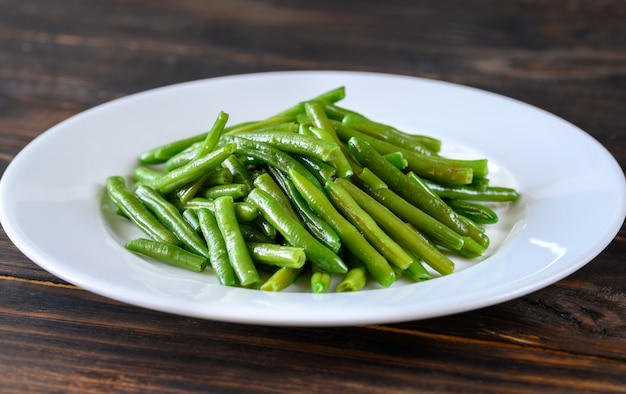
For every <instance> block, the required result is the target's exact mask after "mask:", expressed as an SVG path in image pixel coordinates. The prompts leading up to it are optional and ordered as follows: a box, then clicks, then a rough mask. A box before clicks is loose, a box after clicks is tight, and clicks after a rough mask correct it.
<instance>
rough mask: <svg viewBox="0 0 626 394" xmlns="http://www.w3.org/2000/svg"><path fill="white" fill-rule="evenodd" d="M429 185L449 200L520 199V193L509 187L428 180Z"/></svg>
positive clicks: (507, 200)
mask: <svg viewBox="0 0 626 394" xmlns="http://www.w3.org/2000/svg"><path fill="white" fill-rule="evenodd" d="M428 187H429V188H430V190H432V191H433V192H434V193H435V194H437V195H438V196H439V197H441V198H443V199H448V200H471V201H490V202H511V201H517V200H518V199H519V193H518V192H517V191H516V190H515V189H512V188H509V187H500V186H487V187H482V188H481V187H474V186H470V185H468V186H464V185H459V186H444V185H439V184H436V183H433V182H428Z"/></svg>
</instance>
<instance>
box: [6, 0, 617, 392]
mask: <svg viewBox="0 0 626 394" xmlns="http://www.w3.org/2000/svg"><path fill="white" fill-rule="evenodd" d="M61 4H62V5H61ZM625 20H626V3H625V2H623V1H621V0H578V1H576V0H511V1H499V0H476V1H471V2H469V1H460V0H458V1H435V0H423V1H408V0H407V1H400V0H390V1H385V2H375V1H356V0H347V1H341V2H338V1H330V0H323V1H316V2H286V1H269V0H267V1H266V0H264V1H252V0H248V1H246V0H234V1H226V0H219V1H211V2H203V1H195V0H178V1H176V2H170V1H165V0H158V1H154V0H96V1H83V0H66V1H63V2H49V1H44V0H35V1H29V0H19V1H18V0H0V173H2V172H4V170H5V169H6V167H7V165H8V164H9V162H10V161H11V160H12V159H13V158H14V157H15V155H16V154H17V153H18V152H19V151H20V150H21V149H22V148H23V147H24V146H25V145H26V144H28V143H29V142H30V141H32V139H34V138H35V137H37V136H38V135H40V134H41V133H42V132H44V131H45V130H46V129H48V128H49V127H51V126H53V125H55V124H57V123H58V122H60V121H62V120H64V119H67V118H68V117H70V116H72V115H74V114H76V113H78V112H80V111H82V110H85V109H87V108H90V107H92V106H94V105H97V104H100V103H103V102H106V101H109V100H112V99H115V98H118V97H122V96H125V95H128V94H131V93H135V92H138V91H141V90H145V89H150V88H154V87H158V86H162V85H167V84H172V83H177V82H183V81H189V80H194V79H200V78H208V77H214V76H221V75H230V74H239V73H250V72H262V71H276V70H299V69H336V70H364V71H377V72H389V73H396V74H404V75H413V76H420V77H426V78H432V79H438V80H444V81H450V82H455V83H461V84H464V85H468V86H473V87H477V88H481V89H486V90H489V91H493V92H496V93H499V94H503V95H506V96H510V97H513V98H515V99H518V100H521V101H525V102H528V103H530V104H532V105H535V106H538V107H540V108H542V109H544V110H546V111H548V112H551V113H554V114H556V115H557V116H560V117H562V118H564V119H567V120H568V121H570V122H572V123H573V124H575V125H577V126H579V127H580V128H582V129H583V130H585V131H586V132H588V133H589V134H590V135H592V136H593V137H594V138H596V139H597V140H598V141H599V142H600V143H602V144H603V145H604V146H605V147H606V148H607V149H608V150H609V151H610V152H611V154H613V155H614V156H615V157H616V158H617V160H618V162H619V163H620V165H621V166H622V168H624V166H625V164H626V117H625V116H624V108H626V24H625V23H624V21H625ZM503 132H505V131H503ZM564 143H566V141H564ZM555 148H557V149H558V147H555ZM582 225H584V223H581V226H582ZM625 256H626V230H625V228H624V227H623V226H622V228H621V230H620V232H619V233H618V234H617V236H616V237H615V239H614V241H613V242H612V243H611V244H610V245H609V246H608V247H607V248H606V249H605V250H604V251H603V252H602V253H601V254H600V255H599V256H598V257H596V258H595V259H593V260H592V261H591V262H590V263H589V264H588V265H586V266H585V267H584V268H582V269H581V270H579V271H577V272H576V273H574V274H572V275H570V276H569V277H567V278H565V279H563V280H561V281H560V282H558V283H556V284H554V285H552V286H549V287H547V288H545V289H542V290H540V291H537V292H534V293H532V294H529V295H527V296H524V297H521V298H519V299H515V300H512V301H509V302H506V303H503V304H500V305H496V306H493V307H489V308H484V309H480V310H477V311H473V312H467V313H462V314H458V315H453V316H447V317H443V318H437V319H429V320H423V321H414V322H406V323H399V324H389V325H377V326H363V327H341V328H298V327H291V328H274V327H261V326H252V325H237V324H228V323H220V322H214V321H206V320H199V319H192V318H187V317H181V316H175V315H168V314H164V313H160V312H154V311H150V310H145V309H141V308H137V307H134V306H130V305H125V304H121V303H118V302H115V301H112V300H108V299H105V298H102V297H100V296H97V295H94V294H91V293H89V292H87V291H85V290H82V289H79V288H77V287H75V286H73V285H71V284H68V283H65V282H64V281H62V280H61V279H58V278H56V277H55V276H53V275H52V274H50V273H47V272H45V271H43V270H42V269H40V268H39V267H38V266H36V265H35V264H33V263H32V262H30V261H29V260H28V259H27V258H26V257H25V256H24V255H22V254H21V253H20V252H19V250H18V249H17V248H16V247H15V246H14V245H13V244H12V243H11V241H10V240H9V239H8V238H7V236H6V235H5V233H4V232H3V231H0V392H2V393H9V394H10V393H24V392H32V393H102V392H131V393H132V392H141V393H145V392H155V393H157V392H158V393H184V392H239V391H241V392H258V393H268V392H301V391H304V390H305V389H306V391H309V392H359V393H369V392H371V393H379V392H426V393H428V392H432V393H435V392H437V393H442V392H477V393H525V392H549V393H555V392H557V393H559V392H563V393H625V392H626V264H625V260H626V259H625Z"/></svg>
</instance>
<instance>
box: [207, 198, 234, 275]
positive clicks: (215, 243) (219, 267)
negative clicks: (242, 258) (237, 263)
mask: <svg viewBox="0 0 626 394" xmlns="http://www.w3.org/2000/svg"><path fill="white" fill-rule="evenodd" d="M198 222H199V224H200V230H201V231H202V235H203V236H204V239H206V241H207V244H209V245H211V247H210V248H209V261H210V263H211V267H212V268H213V271H214V272H215V276H217V280H218V281H219V282H220V284H222V285H224V286H234V285H235V284H236V279H235V271H234V270H233V267H232V265H231V264H230V259H229V258H228V250H226V243H225V242H224V237H223V236H222V233H221V231H220V229H219V226H218V225H217V219H216V218H215V215H214V214H213V212H211V211H210V210H208V209H206V208H200V209H198Z"/></svg>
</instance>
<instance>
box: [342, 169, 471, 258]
mask: <svg viewBox="0 0 626 394" xmlns="http://www.w3.org/2000/svg"><path fill="white" fill-rule="evenodd" d="M353 179H354V181H355V182H357V183H358V185H359V186H360V187H362V188H363V189H366V190H367V194H369V195H370V196H371V197H373V198H374V199H375V200H376V201H377V202H378V203H379V204H381V205H382V206H384V207H386V208H387V209H388V210H390V211H391V212H393V213H394V214H395V215H397V216H398V217H400V218H401V219H402V220H403V221H404V222H408V223H411V224H412V225H414V226H415V227H416V228H417V229H419V230H420V231H423V232H424V233H425V234H427V235H428V236H429V237H431V238H432V239H433V240H435V241H436V242H437V243H438V244H439V245H441V246H443V247H445V248H448V249H450V250H461V249H462V248H463V245H464V243H465V238H464V237H463V236H462V235H460V234H458V233H457V232H455V231H454V230H452V229H451V228H449V227H448V226H446V225H445V224H443V223H442V222H440V221H439V220H437V219H435V218H434V217H432V216H430V215H428V214H427V213H425V212H424V211H422V210H421V209H419V208H418V207H416V206H415V205H412V204H411V203H409V202H408V201H407V200H405V199H404V198H402V197H401V196H399V195H398V194H397V193H396V192H394V191H393V190H391V189H389V188H388V187H387V185H386V184H385V183H382V180H380V178H378V177H376V175H375V174H374V173H372V172H371V171H370V170H369V169H368V168H365V169H364V170H363V172H361V173H360V174H357V175H356V176H355V177H353ZM381 183H382V185H381ZM342 185H344V187H347V188H350V191H351V193H352V190H353V189H352V188H351V187H350V185H347V184H344V183H342ZM352 197H354V198H355V199H356V198H357V195H355V194H354V193H352ZM357 201H359V203H361V202H363V203H368V202H367V199H361V200H357ZM374 206H377V204H374ZM364 209H366V208H365V207H364ZM369 209H372V208H369ZM366 210H367V209H366Z"/></svg>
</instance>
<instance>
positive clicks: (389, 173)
mask: <svg viewBox="0 0 626 394" xmlns="http://www.w3.org/2000/svg"><path fill="white" fill-rule="evenodd" d="M348 149H349V150H350V152H351V153H352V154H353V155H354V156H355V157H356V159H357V160H358V161H359V162H360V163H361V165H363V166H364V167H368V168H369V169H370V170H371V171H372V172H373V173H375V174H376V175H377V176H378V177H380V178H381V179H382V180H383V181H384V182H386V183H387V184H388V185H389V187H390V188H391V189H393V190H394V191H395V192H396V193H398V194H399V195H401V196H402V197H403V198H404V199H406V200H407V201H409V202H410V203H411V204H413V205H415V206H417V207H419V208H420V209H422V210H423V211H424V212H426V213H428V214H429V215H431V216H433V217H434V218H435V219H437V220H439V221H441V222H442V223H443V224H445V225H446V226H448V227H450V228H451V229H453V230H454V231H456V232H457V233H459V234H460V235H463V236H468V237H470V238H472V239H474V241H476V242H478V243H479V244H480V245H482V246H483V247H487V245H488V244H489V239H488V238H487V236H486V235H485V234H484V233H483V232H481V231H480V230H479V229H478V228H477V227H476V226H472V225H470V224H469V223H468V222H469V221H468V220H467V219H466V218H464V217H462V216H459V215H458V214H457V213H456V212H454V211H453V210H452V208H450V207H449V206H448V205H447V204H446V203H445V202H443V201H442V200H441V199H439V198H434V197H433V196H432V192H430V191H428V190H426V189H424V188H422V187H421V186H420V185H419V184H418V183H417V182H415V181H413V180H411V178H409V177H408V176H407V175H405V174H404V173H402V172H401V171H400V170H398V169H397V168H395V167H394V166H393V165H392V164H391V163H389V162H388V161H387V160H385V158H384V157H382V156H381V155H380V154H379V153H378V152H377V151H376V150H375V149H374V148H373V147H372V146H371V145H370V144H369V143H367V142H365V141H363V140H360V139H358V138H351V139H350V140H349V141H348Z"/></svg>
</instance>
